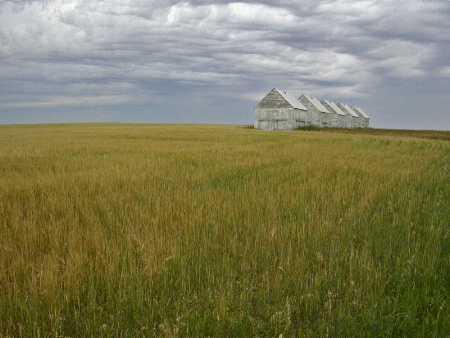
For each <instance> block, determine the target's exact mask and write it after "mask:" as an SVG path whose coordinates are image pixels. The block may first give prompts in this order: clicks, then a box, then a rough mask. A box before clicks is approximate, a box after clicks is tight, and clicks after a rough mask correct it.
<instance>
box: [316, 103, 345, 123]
mask: <svg viewBox="0 0 450 338" xmlns="http://www.w3.org/2000/svg"><path fill="white" fill-rule="evenodd" d="M320 103H322V104H323V105H324V107H325V108H327V109H328V110H329V111H330V113H331V127H333V128H344V127H345V126H346V119H345V116H343V115H339V114H338V113H336V111H335V110H334V109H333V108H331V107H330V105H329V104H328V103H327V102H326V101H325V100H323V101H321V102H320Z"/></svg>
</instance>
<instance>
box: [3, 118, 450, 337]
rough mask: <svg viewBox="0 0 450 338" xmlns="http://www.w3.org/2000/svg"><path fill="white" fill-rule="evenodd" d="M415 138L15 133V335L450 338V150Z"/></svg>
mask: <svg viewBox="0 0 450 338" xmlns="http://www.w3.org/2000/svg"><path fill="white" fill-rule="evenodd" d="M443 133H444V134H445V132H443ZM410 136H411V135H405V136H402V134H395V133H394V134H392V135H390V136H382V135H362V134H346V133H329V132H321V131H319V132H309V131H291V132H265V131H260V130H254V129H248V128H242V127H238V126H208V125H129V124H116V125H115V124H111V125H107V124H105V125H102V124H86V125H82V124H81V125H70V124H68V125H36V126H0V234H1V236H0V337H2V336H14V337H30V336H34V337H38V336H41V337H47V336H53V337H82V336H104V337H110V336H157V337H177V336H180V337H188V336H189V337H206V336H212V337H253V336H263V337H275V336H276V337H279V336H280V335H283V336H284V337H293V336H306V337H309V336H319V337H324V336H330V337H339V336H343V337H346V336H347V337H352V336H355V337H356V336H359V337H361V336H436V337H443V336H448V335H449V334H450V328H449V323H450V301H449V299H450V298H449V296H450V268H449V267H450V226H449V225H450V221H449V220H450V143H449V142H448V141H446V140H438V139H421V138H415V137H414V136H413V137H410ZM440 138H443V139H446V137H445V136H444V137H440Z"/></svg>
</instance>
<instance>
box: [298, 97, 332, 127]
mask: <svg viewBox="0 0 450 338" xmlns="http://www.w3.org/2000/svg"><path fill="white" fill-rule="evenodd" d="M298 100H299V101H300V103H301V104H303V105H304V106H305V107H306V108H307V109H308V112H309V119H308V120H307V121H306V123H307V124H310V125H314V126H320V127H328V126H330V125H331V112H330V111H329V110H328V109H327V108H325V107H324V105H323V104H322V103H320V101H319V100H317V99H316V98H315V97H313V96H310V95H306V94H302V95H300V97H299V98H298Z"/></svg>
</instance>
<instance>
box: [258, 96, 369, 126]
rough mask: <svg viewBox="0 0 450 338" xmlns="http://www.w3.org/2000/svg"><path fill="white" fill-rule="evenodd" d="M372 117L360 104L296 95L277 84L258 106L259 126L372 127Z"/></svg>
mask: <svg viewBox="0 0 450 338" xmlns="http://www.w3.org/2000/svg"><path fill="white" fill-rule="evenodd" d="M369 119H370V118H369V116H368V115H367V114H366V113H365V112H364V111H363V110H362V109H361V108H360V107H357V106H349V105H346V104H343V103H334V102H332V101H328V100H322V101H319V100H318V99H316V98H315V97H313V96H310V95H306V94H302V95H300V96H299V98H298V99H296V98H295V96H294V95H291V94H289V93H287V92H285V91H282V90H279V89H276V88H273V89H272V90H271V91H270V92H269V93H268V94H267V95H266V96H264V98H263V99H262V100H261V101H260V102H259V103H258V104H257V105H256V106H255V128H256V129H264V130H292V129H296V128H301V127H306V126H315V127H329V128H368V127H369Z"/></svg>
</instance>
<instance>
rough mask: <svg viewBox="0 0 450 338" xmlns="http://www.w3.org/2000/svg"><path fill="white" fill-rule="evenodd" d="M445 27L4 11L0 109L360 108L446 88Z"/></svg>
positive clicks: (412, 12) (264, 9)
mask: <svg viewBox="0 0 450 338" xmlns="http://www.w3.org/2000/svg"><path fill="white" fill-rule="evenodd" d="M449 15H450V3H448V1H443V0H436V1H433V2H426V3H425V2H423V1H419V0H410V1H406V0H397V1H394V0H379V1H375V0H362V1H352V0H327V1H312V0H309V1H302V2H298V1H294V0H292V1H291V0H285V1H280V2H278V3H276V2H270V1H258V2H257V1H240V2H233V1H208V2H207V1H200V0H191V1H184V2H183V1H176V0H170V1H162V0H160V1H158V0H153V1H145V0H134V1H131V0H119V1H114V2H104V1H87V0H53V1H45V2H42V1H41V2H39V1H27V2H13V1H3V2H0V58H2V62H1V64H0V87H1V88H0V100H2V102H4V103H5V102H6V103H7V104H10V105H12V106H10V107H13V106H14V104H16V103H17V102H14V100H16V99H17V97H19V96H20V95H21V96H22V101H24V102H32V103H33V102H35V103H37V104H41V103H42V102H43V103H42V104H44V105H45V104H48V106H49V107H50V106H57V105H59V104H60V103H61V104H64V102H66V103H67V104H68V105H71V106H75V105H74V104H73V103H71V102H75V101H76V102H80V104H85V105H90V104H91V103H90V102H91V101H90V99H86V100H78V101H77V100H76V99H74V100H71V99H70V98H71V97H74V98H77V97H78V98H80V97H87V98H89V97H92V96H93V95H97V96H98V97H101V98H106V97H115V98H120V100H122V99H124V98H125V97H126V98H127V100H126V101H120V100H119V99H117V100H115V99H112V100H111V101H110V102H117V104H122V103H124V102H125V103H126V102H139V103H141V104H143V103H145V102H152V101H156V100H157V101H158V102H160V101H161V100H164V96H161V95H164V92H169V91H170V89H171V88H176V89H173V90H178V91H180V90H188V91H191V90H193V89H192V88H194V87H193V86H198V87H199V89H198V91H202V92H201V93H200V92H197V93H191V94H190V95H198V96H199V97H200V96H201V97H204V98H206V97H211V98H214V97H240V98H243V99H246V98H247V99H248V98H252V99H253V98H255V96H256V94H255V93H260V92H261V91H263V90H266V89H270V88H272V87H275V86H276V87H281V86H286V87H287V88H285V89H287V90H290V91H299V92H302V91H307V92H311V94H315V95H317V96H318V95H319V94H320V95H322V94H323V95H332V96H333V97H334V96H337V95H342V96H345V97H355V98H362V97H368V96H370V95H372V93H373V92H374V91H375V90H376V89H377V88H378V89H380V90H381V88H382V86H383V85H384V84H386V83H387V82H388V81H391V80H392V79H396V80H398V81H402V80H408V79H423V81H432V80H433V76H434V77H439V78H447V77H448V73H449V72H448V68H449V61H448V59H447V57H445V56H446V55H448V52H449V50H450V49H449V48H450V47H449V44H450V23H449V21H448V20H447V19H448V16H449ZM5 83H8V84H9V85H7V86H6V85H4V84H5ZM161 83H165V84H164V85H165V86H167V88H166V89H167V90H165V91H163V90H160V88H158V86H160V85H161ZM2 84H3V85H2ZM88 88H89V89H88ZM208 93H209V94H208ZM247 93H248V94H247ZM121 95H123V96H121ZM152 95H159V97H158V98H157V99H156V98H154V97H152ZM55 97H56V98H59V97H62V98H64V99H62V100H59V99H55ZM37 98H40V99H37ZM167 100H169V98H167ZM205 101H207V99H205ZM212 101H214V99H212ZM45 102H47V103H45ZM99 102H102V100H100V101H99ZM161 102H162V101H161ZM17 104H18V103H17ZM249 104H250V105H253V103H249ZM3 107H5V106H4V105H3ZM0 114H1V111H0ZM0 119H1V115H0Z"/></svg>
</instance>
